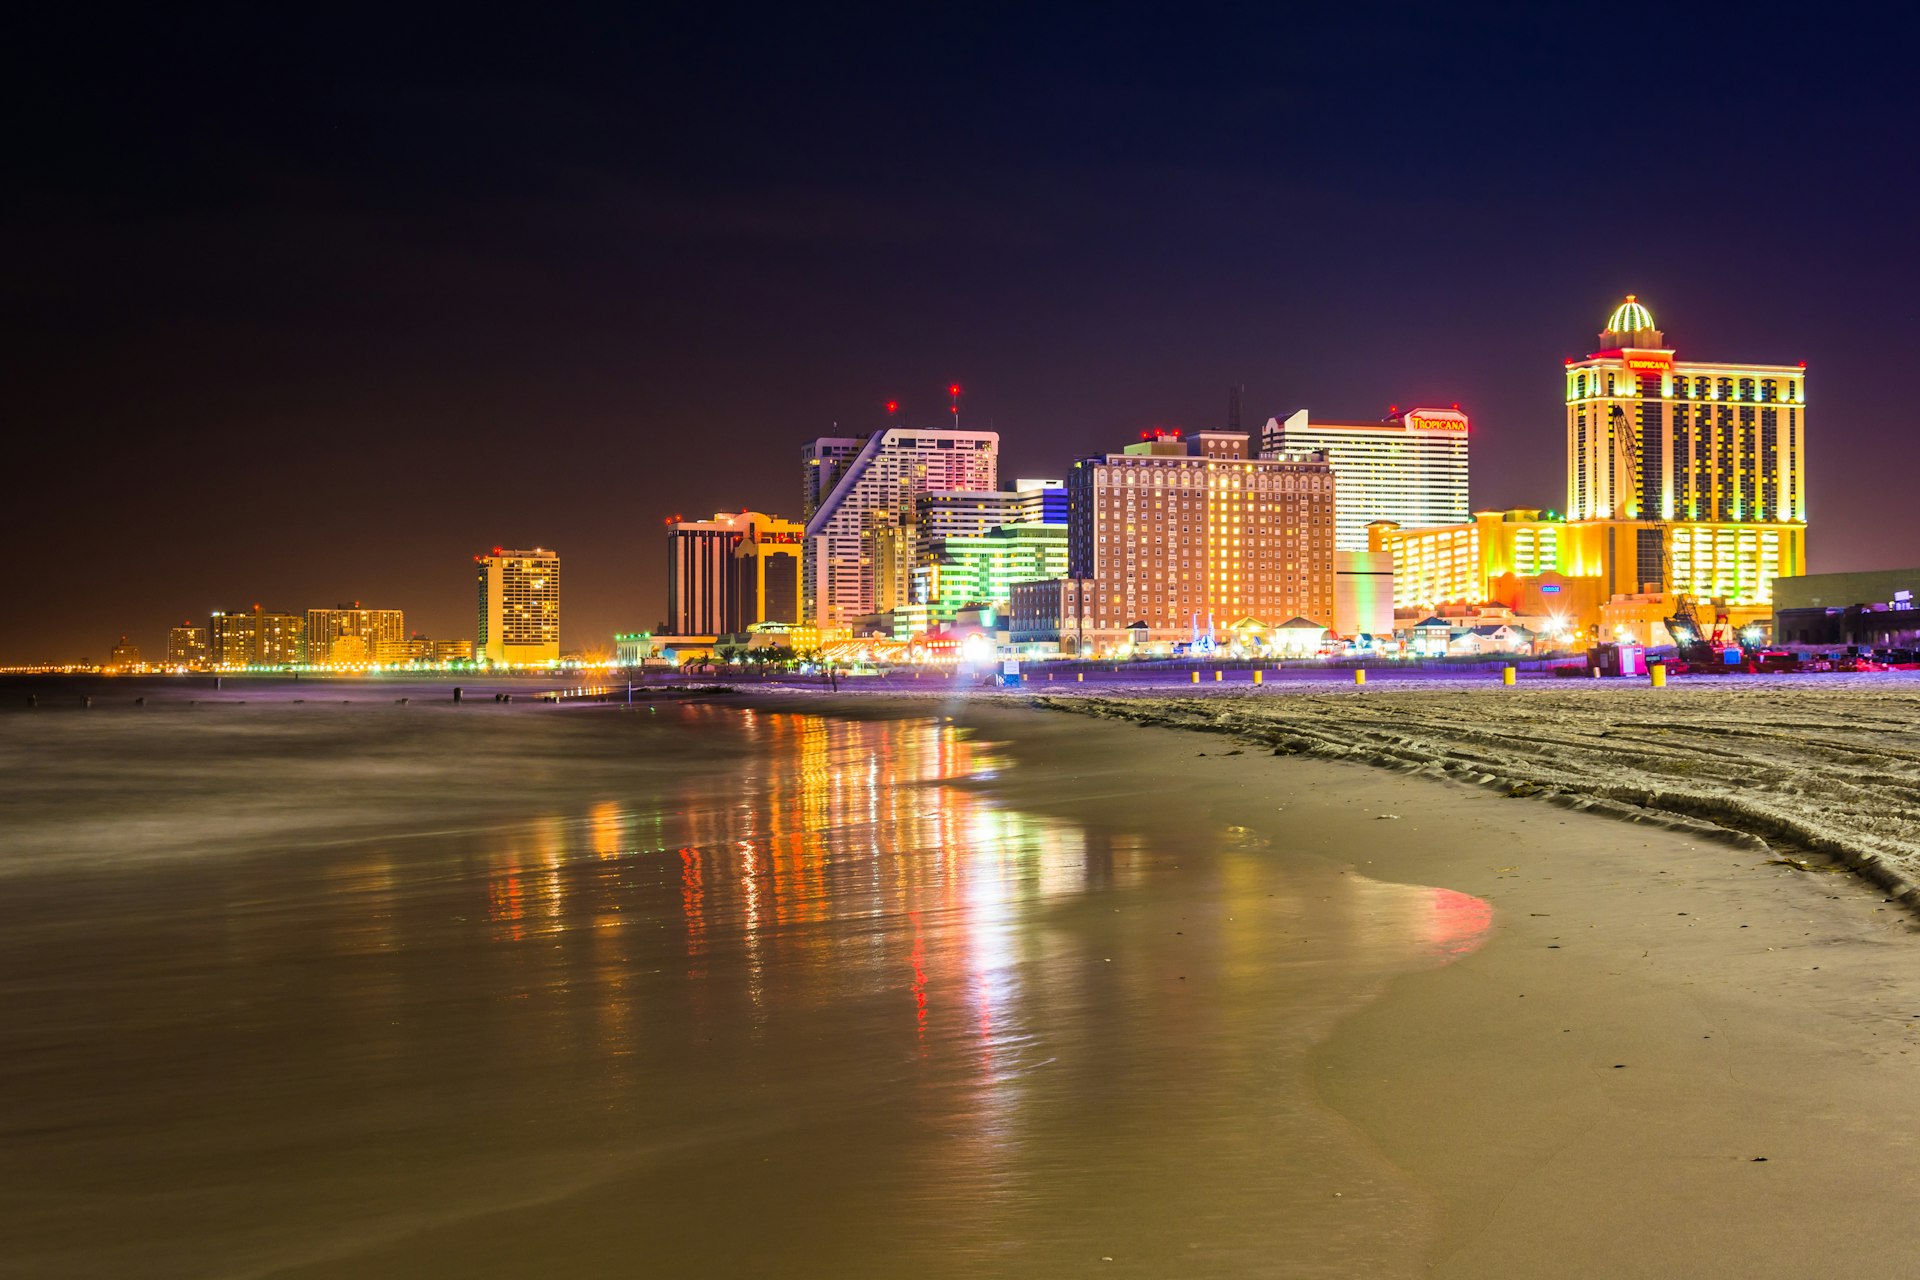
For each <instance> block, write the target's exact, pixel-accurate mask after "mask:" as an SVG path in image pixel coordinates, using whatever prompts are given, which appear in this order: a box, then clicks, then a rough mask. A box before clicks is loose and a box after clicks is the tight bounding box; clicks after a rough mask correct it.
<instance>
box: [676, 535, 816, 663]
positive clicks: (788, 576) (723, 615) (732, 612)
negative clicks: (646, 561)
mask: <svg viewBox="0 0 1920 1280" xmlns="http://www.w3.org/2000/svg"><path fill="white" fill-rule="evenodd" d="M803 535H804V529H803V527H802V526H801V525H800V524H799V523H797V522H796V521H793V520H783V519H781V518H780V517H779V516H769V515H764V514H762V513H760V512H758V511H742V512H739V513H737V514H731V513H727V512H721V513H720V514H718V515H716V516H714V517H713V519H711V520H670V521H668V522H667V619H666V621H667V630H668V631H669V633H671V634H673V635H683V636H690V635H728V634H731V633H734V632H738V631H745V630H746V629H747V628H748V627H752V626H757V625H759V624H760V623H763V622H792V623H797V622H799V621H800V549H801V545H802V542H801V540H802V537H803Z"/></svg>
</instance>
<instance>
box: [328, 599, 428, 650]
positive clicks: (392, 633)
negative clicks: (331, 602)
mask: <svg viewBox="0 0 1920 1280" xmlns="http://www.w3.org/2000/svg"><path fill="white" fill-rule="evenodd" d="M406 640H407V623H406V617H405V615H404V614H403V613H402V612H401V611H400V610H399V609H364V608H362V607H361V606H360V602H359V601H358V600H356V601H354V602H353V603H352V604H340V605H335V606H334V607H333V608H331V609H309V610H307V661H308V662H311V663H316V664H319V665H323V666H324V665H349V664H364V663H369V662H404V661H405V660H406V656H407V655H406V651H405V644H406Z"/></svg>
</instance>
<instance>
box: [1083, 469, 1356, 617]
mask: <svg viewBox="0 0 1920 1280" xmlns="http://www.w3.org/2000/svg"><path fill="white" fill-rule="evenodd" d="M1067 494H1068V523H1069V535H1068V556H1067V561H1068V563H1067V576H1068V577H1070V578H1075V579H1082V580H1085V581H1087V582H1089V583H1090V584H1091V590H1089V591H1086V592H1084V593H1082V600H1081V603H1082V612H1081V615H1080V617H1079V618H1078V619H1074V620H1070V621H1072V622H1073V623H1074V624H1075V625H1072V626H1071V627H1068V628H1067V629H1069V630H1071V631H1072V633H1073V634H1074V636H1075V637H1076V638H1077V639H1078V640H1079V641H1080V642H1081V643H1082V645H1083V646H1084V647H1086V648H1089V649H1092V650H1094V651H1101V650H1106V649H1111V648H1116V647H1119V646H1121V645H1123V644H1129V643H1131V644H1136V645H1137V644H1139V643H1142V642H1144V643H1146V644H1149V645H1158V644H1174V643H1179V642H1183V641H1194V640H1200V639H1205V640H1208V641H1211V642H1213V643H1220V637H1221V636H1223V635H1224V634H1225V633H1226V631H1227V629H1228V628H1230V627H1232V626H1234V625H1235V624H1236V623H1239V622H1241V621H1243V620H1246V619H1252V620H1253V621H1255V622H1259V623H1264V624H1268V625H1272V624H1276V623H1279V622H1282V621H1285V620H1287V619H1291V618H1294V617H1305V618H1307V619H1310V620H1312V621H1313V622H1315V623H1318V624H1319V625H1321V626H1326V625H1329V624H1330V623H1331V622H1332V620H1333V587H1334V583H1333V552H1334V500H1335V482H1334V476H1333V471H1332V468H1331V466H1330V465H1329V464H1328V462H1327V460H1326V458H1325V457H1324V456H1322V455H1319V454H1307V455H1298V456H1292V455H1289V456H1285V457H1276V458H1258V459H1256V458H1250V457H1248V455H1247V437H1246V435H1245V434H1244V433H1241V432H1233V431H1202V432H1199V433H1196V434H1195V435H1194V436H1193V437H1192V439H1191V440H1183V439H1181V438H1180V436H1179V434H1178V433H1177V432H1176V433H1166V432H1151V433H1148V434H1147V436H1146V438H1145V439H1143V440H1142V441H1141V442H1140V443H1139V444H1134V445H1128V446H1127V447H1126V448H1125V449H1123V450H1121V451H1120V452H1118V453H1109V454H1103V455H1098V456H1095V457H1090V458H1083V459H1081V460H1080V461H1078V462H1076V463H1075V464H1074V467H1073V470H1072V471H1071V472H1070V473H1069V475H1068V477H1067Z"/></svg>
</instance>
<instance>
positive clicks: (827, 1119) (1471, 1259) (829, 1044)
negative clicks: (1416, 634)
mask: <svg viewBox="0 0 1920 1280" xmlns="http://www.w3.org/2000/svg"><path fill="white" fill-rule="evenodd" d="M284 692H285V691H284V690H282V691H280V692H278V693H275V694H272V695H271V696H267V695H266V694H265V693H264V692H263V691H259V690H255V691H243V692H241V693H238V694H236V693H235V692H234V691H232V690H227V691H223V693H222V694H221V697H222V698H224V699H227V701H226V702H225V703H222V704H209V703H208V702H207V700H206V699H205V698H204V697H203V698H201V699H198V700H196V705H194V706H192V707H190V708H183V707H180V706H172V705H170V706H161V705H158V704H156V705H153V706H149V707H146V708H144V709H141V710H130V709H127V708H125V707H121V706H118V705H115V706H108V705H107V702H108V700H107V699H104V698H103V699H100V700H99V701H98V702H97V703H96V706H95V707H94V708H93V709H91V710H89V711H86V712H78V711H72V710H57V711H51V712H48V711H42V712H36V713H33V715H34V716H36V717H38V718H37V719H31V720H28V719H24V718H23V717H21V716H10V717H8V718H7V719H6V721H5V723H4V724H0V735H3V736H0V746H3V747H4V749H5V750H6V752H7V758H6V763H7V765H8V769H7V773H6V775H5V776H6V777H7V778H8V779H9V780H10V781H9V783H8V784H7V790H6V791H5V793H4V800H5V803H6V812H7V814H8V817H9V827H8V829H9V836H10V839H9V842H8V847H7V855H6V858H5V860H4V864H0V880H3V882H4V883H6V884H7V885H8V887H9V893H8V896H7V898H6V902H7V914H8V918H7V929H6V931H5V933H4V935H3V936H4V939H5V940H4V942H0V948H3V949H4V967H0V972H3V973H5V974H6V975H7V982H6V986H5V987H4V990H3V991H0V1014H4V1015H5V1018H6V1023H7V1025H8V1026H9V1028H10V1030H11V1033H12V1035H13V1038H14V1043H15V1046H16V1052H14V1053H11V1054H9V1055H8V1057H7V1059H6V1061H5V1064H4V1066H0V1072H4V1076H5V1078H4V1079H0V1086H4V1092H3V1093H0V1096H4V1097H5V1098H6V1099H7V1102H6V1103H4V1104H0V1106H4V1110H3V1111H0V1115H4V1117H5V1131H6V1135H7V1150H8V1151H9V1153H10V1155H9V1159H8V1161H7V1172H6V1173H5V1174H4V1175H0V1177H3V1178H4V1189H5V1193H6V1194H5V1204H7V1205H9V1206H11V1208H9V1209H6V1210H4V1211H0V1213H3V1214H4V1219H5V1220H4V1221H0V1229H3V1230H0V1235H3V1236H4V1238H5V1239H6V1240H7V1241H9V1244H8V1245H6V1246H4V1247H0V1269H4V1270H5V1271H6V1272H7V1273H9V1274H19V1275H36V1276H42V1275H104V1274H126V1273H127V1272H128V1271H129V1269H133V1270H138V1271H139V1272H140V1273H142V1274H149V1275H236V1276H237V1275H250V1276H251V1275H259V1276H265V1275H276V1276H278V1275H285V1276H334V1275H342V1276H344V1275H354V1276H381V1275H394V1276H399V1275H416V1274H425V1273H457V1274H468V1275H516V1274H527V1273H528V1272H529V1271H533V1270H553V1269H564V1270H566V1271H568V1272H570V1273H572V1274H579V1275H602V1274H605V1275H614V1274H631V1273H632V1272H633V1270H634V1269H635V1268H636V1267H640V1268H641V1269H646V1270H659V1271H663V1272H672V1273H674V1274H689V1275H703V1274H704V1275H731V1274H742V1273H745V1272H747V1271H759V1272H761V1273H766V1274H792V1275H814V1274H818V1275H829V1274H831V1275H876V1276H878V1275H896V1274H903V1273H915V1274H925V1275H955V1276H958V1275H978V1274H1003V1275H1034V1276H1041V1275H1058V1274H1069V1273H1078V1272H1083V1271H1084V1272H1088V1273H1092V1274H1098V1275H1142V1276H1146V1275H1167V1274H1185V1275H1218V1276H1231V1275H1276V1276H1297V1275H1307V1276H1320V1275H1325V1276H1345V1275H1367V1276H1413V1275H1454V1276H1537V1275H1542V1274H1553V1275H1593V1276H1603V1275H1604V1276H1619V1275H1649V1276H1652V1275H1672V1274H1689V1275H1707V1276H1716V1275H1727V1276H1734V1275H1739V1276H1783V1277H1784V1276H1800V1275H1807V1274H1818V1273H1820V1272H1822V1271H1824V1270H1828V1269H1830V1268H1831V1267H1832V1266H1833V1264H1834V1263H1835V1260H1836V1259H1839V1260H1844V1263H1845V1266H1846V1269H1847V1270H1848V1271H1849V1272H1850V1273H1852V1274H1857V1275H1864V1276H1879V1275H1885V1276H1895V1275H1904V1274H1906V1273H1907V1272H1908V1270H1909V1261H1908V1260H1909V1258H1910V1255H1911V1252H1912V1241H1911V1238H1910V1236H1909V1235H1908V1234H1907V1233H1908V1232H1909V1231H1910V1228H1908V1227H1907V1225H1906V1218H1907V1216H1908V1207H1909V1206H1910V1204H1911V1203H1912V1200H1913V1195H1914V1192H1915V1191H1916V1189H1920V1147H1917V1144H1916V1143H1915V1142H1914V1141H1913V1139H1912V1137H1911V1135H1912V1134H1913V1133H1914V1132H1916V1131H1917V1130H1920V1126H1916V1124H1915V1123H1914V1122H1915V1120H1916V1119H1920V1116H1916V1114H1915V1113H1916V1110H1920V1107H1916V1105H1915V1102H1914V1099H1915V1098H1916V1096H1920V1095H1917V1094H1916V1090H1915V1089H1914V1084H1915V1069H1916V1066H1917V1065H1920V1048H1916V1046H1915V1044H1914V1041H1915V1040H1916V1038H1920V1030H1916V1028H1917V1027H1920V961H1916V959H1915V958H1914V956H1915V951H1914V944H1915V939H1914V936H1913V935H1914V925H1913V918H1912V916H1911V914H1910V913H1909V912H1908V911H1907V910H1905V909H1904V907H1903V905H1902V904H1901V903H1899V902H1896V901H1889V900H1888V896H1887V895H1886V894H1885V893H1883V892H1880V891H1878V890H1877V889H1876V888H1875V887H1874V886H1873V885H1871V884H1869V883H1867V882H1865V881H1863V880H1862V879H1860V878H1858V877H1855V876H1853V875H1848V874H1826V873H1822V872H1820V871H1817V870H1803V869H1801V867H1800V866H1796V865H1794V863H1793V862H1792V861H1788V860H1776V859H1775V858H1774V856H1773V854H1774V851H1773V850H1771V849H1768V850H1760V849H1756V848H1754V847H1751V846H1743V845H1740V844H1735V843H1729V842H1728V841H1726V840H1725V839H1721V838H1708V836H1706V835H1703V834H1702V833H1700V832H1697V831H1691V830H1674V829H1669V828H1666V827H1662V826H1657V825H1654V824H1652V823H1649V822H1642V823H1627V822H1621V821H1619V820H1618V819H1617V818H1614V817H1603V816H1598V815H1594V814H1591V813H1581V812H1577V811H1572V810H1568V809H1563V808H1559V807H1556V806H1555V805H1552V804H1546V803H1540V802H1538V800H1537V798H1536V799H1528V800H1521V799H1513V798H1508V796H1507V795H1506V794H1504V791H1505V790H1510V789H1511V788H1505V789H1500V788H1495V787H1492V786H1487V785H1477V784H1475V783H1473V782H1472V781H1470V780H1469V781H1464V782H1463V781H1459V780H1455V779H1452V778H1443V777H1433V776H1424V775H1422V774H1420V773H1416V772H1393V771H1388V770H1383V769H1380V768H1377V767H1366V766H1361V765H1356V764H1354V763H1351V762H1347V761H1341V760H1331V759H1322V758H1317V757H1316V756H1315V755H1314V754H1312V753H1296V754H1292V755H1289V756H1286V757H1284V758H1275V756H1274V755H1273V754H1271V752H1272V750H1273V747H1272V746H1271V745H1256V744H1255V739H1254V737H1251V736H1248V734H1247V733H1245V732H1244V731H1238V730H1237V732H1239V733H1240V736H1237V737H1236V736H1234V735H1233V734H1223V733H1220V732H1217V731H1216V732H1211V733H1206V734H1201V733H1194V732H1190V731H1185V730H1179V729H1172V728H1165V727H1158V726H1152V725H1141V724H1131V723H1119V722H1116V721H1114V720H1112V719H1111V718H1095V717H1089V716H1081V715H1072V714H1062V713H1061V712H1059V711H1057V710H1047V709H1034V708H1032V707H1029V706H1026V705H1021V704H1020V703H1019V702H1017V701H1014V700H1010V699H1008V698H1006V697H1004V696H1001V695H985V696H981V695H977V694H974V693H973V692H971V691H965V690H959V689H951V690H948V691H945V692H941V693H934V692H932V691H927V693H926V695H925V696H921V697H916V698H908V697H900V696H888V697H873V696H862V695H860V694H858V693H852V694H847V695H843V696H841V697H839V698H834V697H831V696H827V695H823V694H822V693H821V692H819V691H818V690H816V689H813V688H800V687H795V688H790V689H785V690H781V689H765V690H760V691H756V692H755V693H753V694H752V695H739V696H736V697H735V698H733V699H729V700H722V701H720V702H713V703H700V704H680V705H675V704H672V703H669V702H664V701H663V702H661V703H659V704H655V705H636V706H635V707H634V708H633V709H631V710H628V709H626V708H625V707H616V706H544V705H530V704H522V703H516V704H513V705H512V706H502V705H500V704H495V703H492V702H485V703H481V704H480V705H472V704H469V705H467V706H464V707H461V708H459V709H458V710H455V709H453V708H452V707H451V706H450V705H448V704H446V703H445V702H444V696H445V695H444V691H443V690H441V691H435V690H433V689H428V690H425V691H423V692H416V693H415V694H414V695H413V700H412V702H411V703H410V704H409V705H400V704H397V703H396V701H395V699H394V698H393V697H391V696H386V695H390V694H393V693H394V692H395V690H394V688H392V687H387V688H381V689H378V690H376V691H375V692H377V693H378V694H380V695H381V696H379V697H378V698H377V699H376V698H375V697H373V696H372V695H369V694H363V693H360V692H358V691H356V692H354V694H353V698H354V699H357V701H352V702H351V704H350V705H323V701H327V700H322V699H320V698H318V697H316V696H314V695H312V694H311V691H308V692H306V693H303V694H302V697H303V698H311V699H312V700H311V701H303V702H301V703H299V704H295V703H292V702H291V701H290V700H288V699H286V698H285V697H284ZM1113 692H1114V691H1111V690H1109V691H1107V693H1106V694H1104V695H1102V696H1111V695H1112V694H1113ZM1239 692H1240V693H1241V694H1242V695H1244V694H1245V693H1246V691H1245V690H1241V691H1239ZM1322 692H1323V693H1326V696H1329V697H1332V696H1336V695H1334V694H1332V693H1330V692H1327V691H1322ZM1381 692H1384V690H1382V691H1381ZM400 696H406V695H404V694H402V695H400ZM1315 696H1318V695H1315ZM1369 696H1370V695H1369ZM1491 696H1493V697H1499V696H1501V695H1500V693H1498V692H1495V693H1492V694H1491ZM1022 697H1023V698H1024V697H1025V695H1022ZM242 701H244V703H245V705H238V704H239V703H241V702H242ZM343 701H346V700H343ZM1182 701H1190V699H1183V700H1182ZM1203 701H1205V702H1206V704H1207V705H1210V706H1211V705H1213V703H1214V699H1213V698H1212V697H1211V696H1209V697H1208V698H1206V699H1204V700H1203ZM1273 701H1278V699H1275V700H1273ZM1221 705H1222V706H1223V707H1224V706H1225V705H1226V704H1224V703H1222V704H1221ZM1168 707H1169V709H1172V710H1176V711H1178V713H1179V714H1181V715H1189V714H1191V712H1189V711H1186V710H1181V709H1179V708H1173V707H1172V706H1171V702H1169V703H1168ZM1086 709H1089V710H1092V709H1095V708H1093V707H1092V706H1091V705H1089V706H1088V707H1087V708H1086ZM1103 710H1109V711H1110V709H1103ZM1301 713H1302V714H1306V708H1305V707H1304V706H1303V707H1302V708H1301ZM142 717H144V719H142ZM169 717H171V719H169ZM1211 727H1213V728H1215V729H1216V730H1217V729H1218V728H1219V727H1220V726H1219V725H1217V724H1216V725H1214V726H1211ZM249 762H251V764H249ZM249 779H252V781H251V783H250V782H249ZM63 796H65V797H69V798H70V799H71V800H72V801H73V803H62V802H61V799H62V797H63ZM1804 865H1809V866H1810V865H1812V864H1810V863H1809V864H1804Z"/></svg>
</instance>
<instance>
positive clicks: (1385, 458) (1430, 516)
mask: <svg viewBox="0 0 1920 1280" xmlns="http://www.w3.org/2000/svg"><path fill="white" fill-rule="evenodd" d="M1260 452H1261V455H1262V456H1263V457H1264V456H1273V457H1277V456H1280V455H1282V454H1287V453H1301V452H1319V453H1324V454H1326V455H1327V461H1328V462H1329V463H1331V464H1332V466H1333V476H1334V487H1335V495H1336V496H1335V499H1334V505H1335V512H1334V530H1335V533H1334V546H1335V547H1336V548H1337V549H1339V550H1341V551H1365V550H1366V549H1367V526H1368V525H1370V524H1372V523H1373V522H1374V521H1375V520H1392V521H1395V522H1397V523H1399V524H1403V525H1429V524H1452V523H1455V522H1456V521H1460V520H1465V519H1466V518H1467V514H1468V511H1467V415H1466V414H1464V413H1462V412H1460V410H1459V409H1458V408H1457V407H1456V408H1452V409H1408V410H1407V411H1405V412H1404V413H1403V412H1400V411H1399V410H1398V409H1395V410H1394V411H1393V412H1392V413H1391V414H1390V415H1389V416H1388V417H1387V418H1386V419H1385V420H1384V421H1381V422H1360V423H1356V422H1313V421H1311V420H1310V419H1309V418H1308V416H1307V411H1306V410H1305V409H1301V410H1300V411H1298V412H1297V413H1294V414H1292V415H1290V416H1288V417H1287V418H1286V419H1285V420H1284V421H1283V420H1281V419H1279V418H1269V419H1267V426H1266V430H1265V431H1263V432H1262V433H1261V436H1260Z"/></svg>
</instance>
